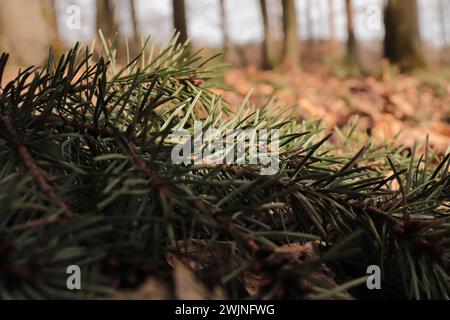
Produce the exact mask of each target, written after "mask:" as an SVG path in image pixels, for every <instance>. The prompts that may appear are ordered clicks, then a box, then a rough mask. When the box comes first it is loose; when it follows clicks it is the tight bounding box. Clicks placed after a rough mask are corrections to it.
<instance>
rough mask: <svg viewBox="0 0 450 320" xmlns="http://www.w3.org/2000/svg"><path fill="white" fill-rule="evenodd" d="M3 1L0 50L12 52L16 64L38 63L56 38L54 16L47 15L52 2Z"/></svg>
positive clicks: (45, 56)
mask: <svg viewBox="0 0 450 320" xmlns="http://www.w3.org/2000/svg"><path fill="white" fill-rule="evenodd" d="M47 1H48V0H46V1H29V0H2V1H1V10H0V49H1V51H7V52H9V53H11V54H12V57H11V58H12V61H13V62H15V63H17V64H19V65H31V64H33V65H37V64H41V63H42V62H43V61H44V60H45V59H46V58H47V56H48V51H49V48H50V46H51V45H52V44H55V41H56V39H57V31H56V17H55V16H54V14H49V15H47V13H48V12H49V11H48V10H49V9H51V7H49V6H48V5H49V4H51V2H47Z"/></svg>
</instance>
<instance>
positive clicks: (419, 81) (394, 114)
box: [220, 65, 450, 153]
mask: <svg viewBox="0 0 450 320" xmlns="http://www.w3.org/2000/svg"><path fill="white" fill-rule="evenodd" d="M449 80H450V73H449V74H445V72H443V71H434V72H431V71H426V72H425V71H424V72H418V73H416V74H411V75H402V74H398V73H397V72H395V69H394V68H393V67H391V66H388V65H386V66H384V68H383V71H382V73H381V74H380V75H379V76H369V77H351V78H345V77H339V76H337V75H335V74H333V73H332V72H329V71H328V72H314V73H311V72H294V71H290V72H287V73H280V72H273V71H261V70H258V69H257V68H255V67H247V68H239V69H237V68H232V69H229V70H227V71H226V73H225V76H224V82H225V84H226V85H227V86H228V87H229V88H231V91H226V90H223V91H220V93H221V94H222V95H223V96H224V97H225V98H226V99H227V100H228V101H229V102H230V103H231V104H232V105H233V106H236V105H239V104H240V102H241V101H242V99H243V97H245V96H246V95H247V94H248V92H249V91H250V90H253V94H252V97H251V100H252V101H253V102H254V103H255V104H256V105H264V104H265V103H266V102H267V101H268V100H269V99H270V97H272V96H274V97H275V98H276V101H277V102H278V103H279V104H280V105H282V106H286V105H290V106H292V111H293V112H294V114H295V115H296V118H297V119H298V120H300V121H301V120H303V119H307V120H314V119H317V120H319V119H320V120H321V121H322V122H323V125H324V127H326V128H328V129H329V130H332V129H333V128H334V127H344V126H345V125H346V124H348V123H351V122H352V119H354V118H355V117H356V116H357V117H358V118H359V120H358V126H359V128H360V129H361V130H362V131H365V132H367V133H368V134H369V136H371V137H372V138H373V139H375V140H378V141H386V140H390V139H393V138H394V137H397V139H396V143H398V144H403V145H405V146H408V147H412V146H413V145H414V143H415V142H418V143H421V142H424V140H425V137H426V135H427V134H428V135H429V142H430V145H431V146H433V147H434V148H435V149H436V150H437V151H438V152H439V153H445V152H446V150H447V149H448V148H449V146H450V81H449Z"/></svg>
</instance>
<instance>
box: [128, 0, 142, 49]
mask: <svg viewBox="0 0 450 320" xmlns="http://www.w3.org/2000/svg"><path fill="white" fill-rule="evenodd" d="M130 11H131V25H132V26H133V41H134V47H135V48H136V49H138V48H139V46H140V41H141V33H140V31H139V23H138V18H137V11H136V1H135V0H130Z"/></svg>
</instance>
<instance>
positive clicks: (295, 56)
mask: <svg viewBox="0 0 450 320" xmlns="http://www.w3.org/2000/svg"><path fill="white" fill-rule="evenodd" d="M282 5H283V31H284V41H283V64H284V66H285V67H286V68H298V67H299V60H300V57H299V44H298V42H299V40H298V34H297V13H296V11H295V1H294V0H282Z"/></svg>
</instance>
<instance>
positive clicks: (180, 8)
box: [172, 0, 188, 43]
mask: <svg viewBox="0 0 450 320" xmlns="http://www.w3.org/2000/svg"><path fill="white" fill-rule="evenodd" d="M172 8H173V27H174V29H175V30H176V31H177V32H178V33H179V37H178V42H179V43H185V42H186V41H187V40H188V28H187V19H186V5H185V3H184V0H172Z"/></svg>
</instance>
